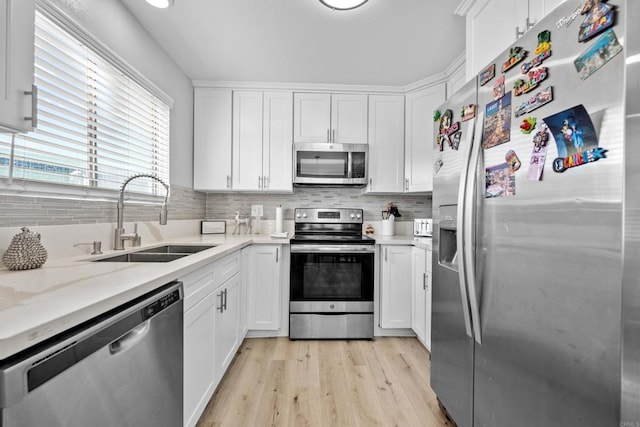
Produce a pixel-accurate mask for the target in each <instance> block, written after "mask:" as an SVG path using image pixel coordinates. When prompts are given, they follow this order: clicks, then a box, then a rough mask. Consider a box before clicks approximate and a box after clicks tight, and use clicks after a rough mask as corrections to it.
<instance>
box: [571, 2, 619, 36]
mask: <svg viewBox="0 0 640 427" xmlns="http://www.w3.org/2000/svg"><path fill="white" fill-rule="evenodd" d="M582 14H583V15H586V17H585V18H584V21H582V24H580V33H579V35H578V41H579V42H584V41H587V40H589V39H591V38H593V37H594V36H596V35H598V34H600V33H601V32H603V31H604V30H606V29H607V28H610V27H612V26H613V24H614V18H615V8H614V7H613V6H610V5H608V4H606V3H603V2H602V1H600V0H587V1H586V2H585V3H584V5H583V6H582Z"/></svg>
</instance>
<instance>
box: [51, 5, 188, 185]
mask: <svg viewBox="0 0 640 427" xmlns="http://www.w3.org/2000/svg"><path fill="white" fill-rule="evenodd" d="M49 2H50V3H52V4H53V5H55V6H57V7H58V9H60V10H62V11H63V12H65V13H66V14H67V15H69V16H70V17H71V18H72V19H74V20H75V21H76V22H77V23H78V24H80V25H82V26H83V27H84V28H85V29H87V30H88V31H89V32H90V33H91V34H93V35H94V36H95V37H96V38H97V39H98V40H100V41H101V42H102V43H104V44H105V45H107V46H108V47H109V48H110V49H111V50H113V51H114V52H115V53H116V54H117V55H118V56H120V57H121V58H122V59H124V60H125V61H126V62H127V63H128V64H129V65H131V66H132V67H133V68H135V69H136V70H137V71H139V72H140V73H141V74H142V75H144V76H145V77H147V78H148V79H149V80H150V81H151V82H153V83H154V84H155V85H156V86H158V87H159V88H160V89H162V90H163V91H164V92H165V93H166V94H167V95H169V96H170V97H171V98H173V101H174V104H173V109H172V110H171V183H172V184H177V185H182V186H185V187H190V188H193V87H192V85H191V80H190V79H189V78H188V77H187V75H186V74H185V73H184V72H183V71H182V70H181V69H180V67H179V66H178V65H177V64H176V63H175V62H174V61H173V60H172V59H171V58H170V57H169V55H167V54H166V53H165V51H164V50H162V48H160V46H158V44H157V43H156V42H155V41H154V40H153V39H152V38H151V36H150V35H149V34H148V33H147V32H146V30H145V29H144V28H143V27H142V26H141V25H140V23H138V21H137V20H136V19H135V18H134V17H133V16H132V15H131V14H130V13H129V11H128V10H127V9H126V7H125V6H124V5H123V4H122V3H121V1H120V0H49Z"/></svg>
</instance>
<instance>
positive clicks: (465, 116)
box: [460, 104, 476, 122]
mask: <svg viewBox="0 0 640 427" xmlns="http://www.w3.org/2000/svg"><path fill="white" fill-rule="evenodd" d="M460 116H461V119H460V120H462V121H463V122H466V121H467V120H471V119H473V118H474V117H475V116H476V104H469V105H465V106H464V107H462V108H461V109H460Z"/></svg>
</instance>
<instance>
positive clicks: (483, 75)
mask: <svg viewBox="0 0 640 427" xmlns="http://www.w3.org/2000/svg"><path fill="white" fill-rule="evenodd" d="M495 75H496V64H491V65H489V66H488V67H487V68H485V69H484V70H482V71H481V72H480V86H484V85H486V84H487V83H489V82H490V81H491V79H493V78H494V77H495Z"/></svg>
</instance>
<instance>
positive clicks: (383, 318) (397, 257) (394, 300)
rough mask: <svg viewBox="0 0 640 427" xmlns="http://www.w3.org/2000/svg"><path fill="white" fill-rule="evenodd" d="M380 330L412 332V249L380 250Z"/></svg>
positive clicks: (401, 246)
mask: <svg viewBox="0 0 640 427" xmlns="http://www.w3.org/2000/svg"><path fill="white" fill-rule="evenodd" d="M380 249H381V251H380V258H381V262H380V265H381V267H380V269H381V270H380V327H381V328H411V310H410V309H409V307H411V283H412V277H411V249H412V247H411V246H404V245H381V247H380Z"/></svg>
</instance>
